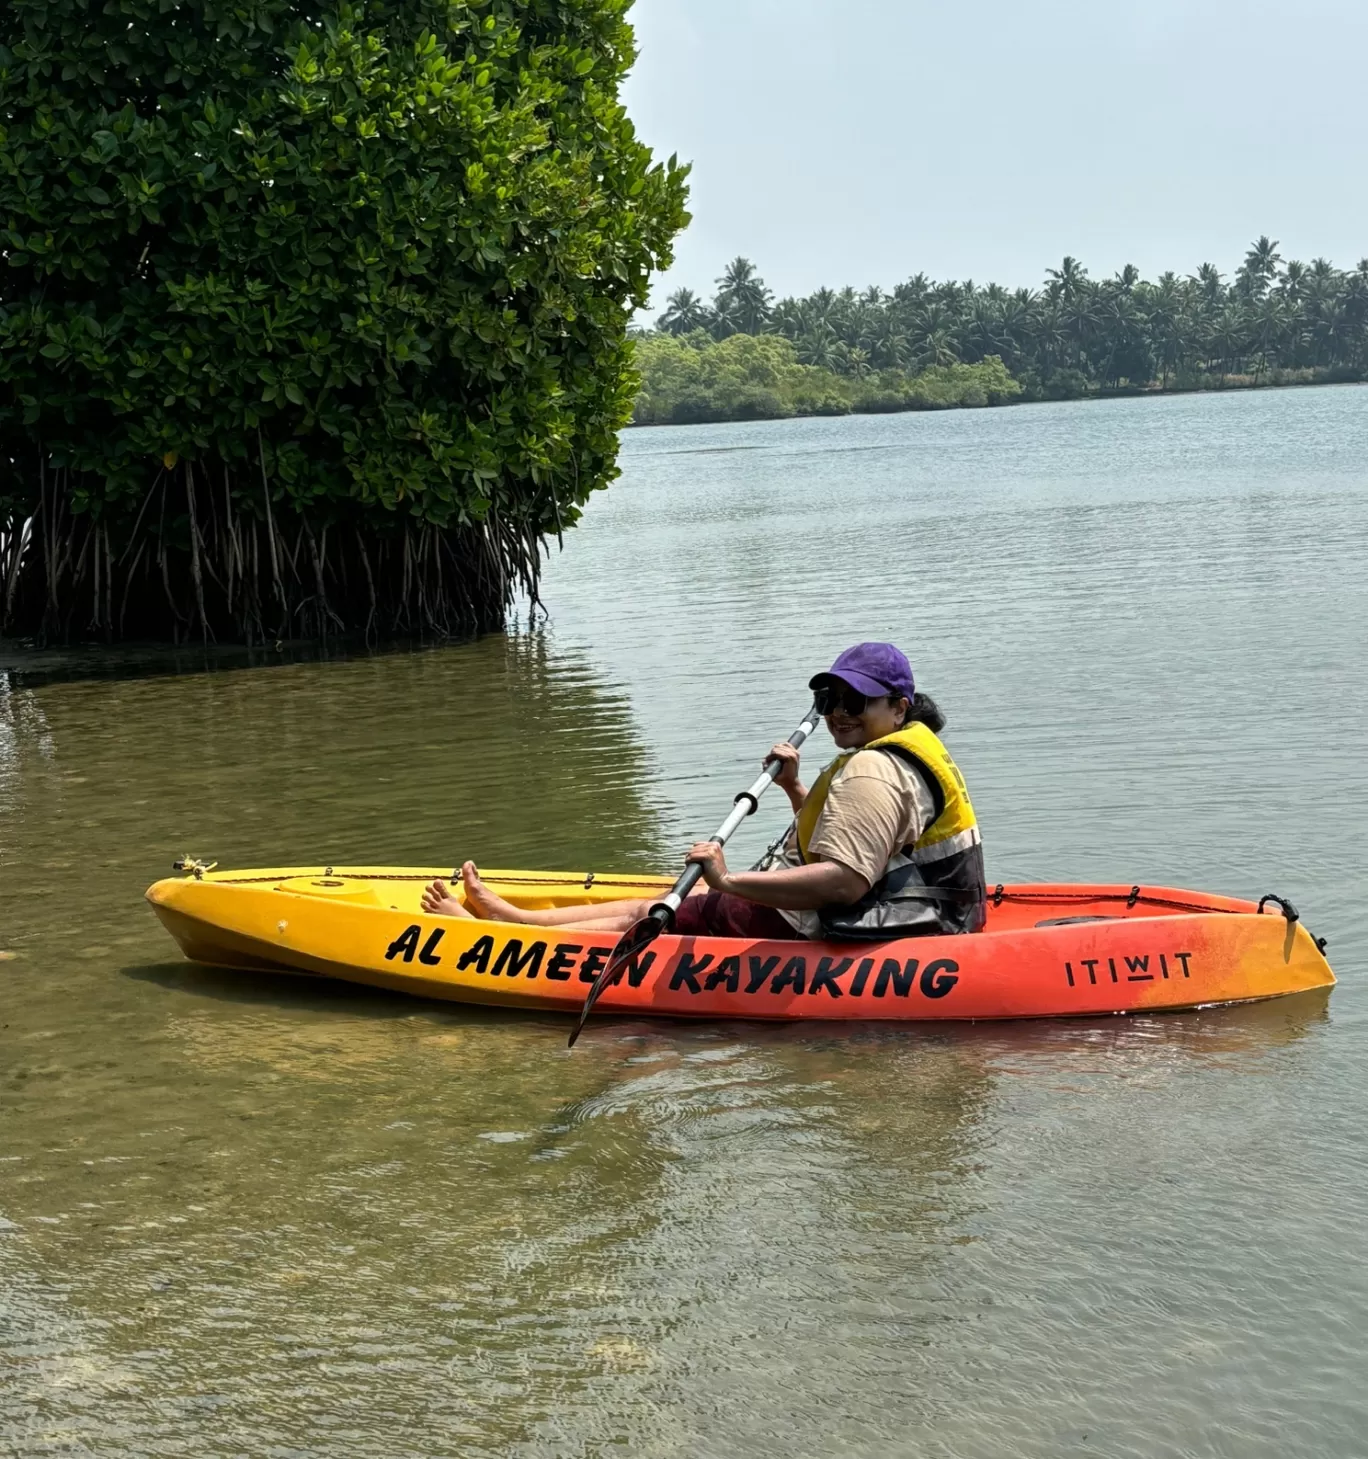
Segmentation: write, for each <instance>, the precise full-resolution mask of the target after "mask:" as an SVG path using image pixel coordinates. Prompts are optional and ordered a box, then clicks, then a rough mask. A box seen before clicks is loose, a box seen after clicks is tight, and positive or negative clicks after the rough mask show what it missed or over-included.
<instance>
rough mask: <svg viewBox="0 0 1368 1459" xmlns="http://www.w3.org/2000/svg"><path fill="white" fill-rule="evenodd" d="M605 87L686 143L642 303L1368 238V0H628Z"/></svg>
mask: <svg viewBox="0 0 1368 1459" xmlns="http://www.w3.org/2000/svg"><path fill="white" fill-rule="evenodd" d="M632 19H633V22H634V24H635V26H636V30H637V40H638V45H639V47H640V51H641V55H640V59H639V60H638V62H637V65H636V68H635V70H634V72H633V74H632V76H631V78H630V79H629V81H628V84H627V86H626V88H625V92H624V100H625V102H626V104H627V106H628V109H629V111H630V113H631V115H632V117H633V118H634V120H635V121H636V124H637V127H638V130H639V132H640V134H641V136H642V137H643V139H644V140H645V141H646V142H648V143H649V144H650V145H651V146H652V147H653V148H655V149H656V151H657V153H658V154H659V155H660V156H662V157H665V156H668V155H669V154H670V153H671V152H678V153H679V155H680V157H681V158H685V159H690V160H692V161H693V163H694V173H693V182H692V189H693V203H692V209H693V214H694V221H693V223H692V225H691V226H690V227H689V229H688V230H687V232H685V233H684V234H683V235H682V236H681V238H680V239H679V242H678V245H677V248H676V257H677V262H676V264H675V266H674V268H673V269H672V270H671V271H670V272H669V273H668V274H667V275H665V276H664V277H663V278H662V279H660V280H658V281H657V284H656V288H655V291H654V296H653V307H654V308H659V307H661V306H662V304H663V301H664V298H665V295H666V293H667V292H668V291H669V290H671V289H673V288H676V287H678V286H680V285H682V284H687V285H688V286H689V287H691V288H694V289H697V290H699V291H700V292H701V293H703V294H705V295H707V296H711V294H712V291H713V281H714V279H715V278H716V277H717V275H718V274H719V273H720V272H721V271H722V268H723V266H724V264H726V262H727V261H728V260H729V259H731V258H733V257H734V256H735V255H737V254H738V253H740V254H745V255H746V256H747V257H749V258H751V259H753V260H754V261H755V263H756V264H757V265H758V267H759V269H760V272H761V273H762V274H763V276H764V277H765V280H766V282H768V283H769V285H770V286H771V288H773V289H774V290H775V291H776V293H778V294H781V295H782V294H787V293H807V292H809V291H811V290H812V289H815V288H818V287H819V286H821V285H823V284H826V285H830V286H832V287H837V288H838V287H840V286H841V285H844V284H854V285H855V286H857V287H863V286H865V285H866V284H871V283H877V284H881V285H883V286H884V287H885V288H890V287H892V285H894V284H895V283H897V282H899V281H900V280H901V279H905V278H907V277H908V276H909V275H911V274H914V273H916V272H918V271H919V270H920V271H924V272H925V273H927V274H929V275H930V276H931V277H933V278H957V279H965V278H973V279H974V280H976V281H977V282H979V283H986V282H988V281H989V280H995V281H997V282H998V283H1002V284H1006V285H1008V286H1016V285H1020V284H1029V285H1031V286H1033V287H1034V286H1037V285H1038V284H1039V283H1040V281H1041V279H1042V278H1043V277H1044V273H1045V269H1046V268H1047V267H1051V266H1056V265H1057V264H1058V262H1059V260H1060V258H1061V257H1062V256H1063V255H1064V254H1066V253H1072V254H1074V255H1075V256H1076V257H1078V258H1080V259H1082V261H1083V262H1084V264H1086V265H1087V266H1088V268H1089V270H1090V271H1091V273H1092V274H1093V276H1094V277H1099V276H1106V275H1109V274H1112V273H1115V272H1116V271H1117V270H1118V269H1120V268H1121V266H1122V265H1123V264H1125V263H1134V264H1135V265H1137V266H1138V267H1139V269H1140V270H1141V272H1142V273H1143V274H1144V275H1146V276H1147V277H1153V276H1154V275H1155V274H1157V273H1159V272H1161V271H1162V270H1164V269H1166V268H1172V269H1175V270H1177V271H1178V272H1179V273H1190V272H1193V271H1194V270H1195V269H1196V267H1197V265H1198V264H1199V263H1201V262H1203V261H1204V260H1207V259H1209V260H1211V261H1212V262H1214V263H1215V264H1216V265H1217V266H1218V267H1219V268H1220V269H1221V270H1222V271H1223V272H1226V273H1228V272H1229V271H1230V270H1232V269H1233V268H1234V267H1235V266H1236V265H1237V264H1238V263H1239V261H1240V259H1241V258H1242V257H1243V254H1244V250H1245V248H1246V246H1247V245H1248V243H1249V241H1250V240H1251V239H1253V238H1254V237H1256V236H1257V235H1258V234H1260V233H1268V234H1269V235H1270V236H1272V237H1274V238H1277V239H1279V240H1281V244H1282V247H1281V252H1282V253H1283V255H1284V256H1285V257H1294V258H1301V259H1304V260H1309V259H1311V258H1313V257H1315V256H1316V255H1318V254H1323V255H1325V256H1326V257H1328V258H1329V259H1331V260H1332V261H1333V262H1334V263H1335V264H1337V265H1338V266H1339V267H1341V268H1349V267H1352V266H1353V265H1354V264H1355V263H1357V261H1358V260H1359V259H1360V258H1362V257H1364V255H1366V254H1368V185H1365V179H1366V178H1368V65H1366V64H1365V63H1366V60H1368V0H1299V3H1298V4H1296V5H1292V4H1289V3H1282V4H1277V5H1274V4H1269V3H1266V0H1145V3H1144V4H1142V5H1141V4H1119V3H1116V0H1086V3H1085V0H1016V3H1012V0H967V3H966V0H957V3H951V4H947V3H945V0H940V3H930V0H637V3H636V5H635V8H634V9H633V11H632Z"/></svg>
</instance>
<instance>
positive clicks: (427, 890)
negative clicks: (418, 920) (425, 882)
mask: <svg viewBox="0 0 1368 1459" xmlns="http://www.w3.org/2000/svg"><path fill="white" fill-rule="evenodd" d="M422 904H423V911H425V912H426V913H427V914H428V916H430V917H469V916H470V913H469V912H467V911H466V909H465V908H464V907H463V906H462V905H461V904H460V903H459V902H458V901H457V900H456V898H455V897H453V896H452V895H451V892H450V891H449V890H448V889H447V884H446V883H445V882H444V881H435V882H433V883H432V885H431V886H428V887H424V888H423V896H422Z"/></svg>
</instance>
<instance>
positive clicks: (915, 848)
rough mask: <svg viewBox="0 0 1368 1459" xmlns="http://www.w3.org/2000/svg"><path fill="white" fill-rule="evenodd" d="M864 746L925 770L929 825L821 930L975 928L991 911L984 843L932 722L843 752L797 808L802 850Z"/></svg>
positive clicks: (879, 932) (897, 933)
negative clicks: (837, 784)
mask: <svg viewBox="0 0 1368 1459" xmlns="http://www.w3.org/2000/svg"><path fill="white" fill-rule="evenodd" d="M865 750H875V751H881V752H883V753H885V754H890V755H893V756H895V757H896V758H897V759H899V760H902V761H903V762H904V763H905V764H908V765H910V766H911V767H912V769H913V771H914V772H917V773H920V774H921V776H922V778H923V780H924V781H925V782H926V785H927V788H928V789H929V790H930V792H931V799H932V804H933V807H934V810H935V814H934V815H933V817H932V819H931V822H930V824H929V825H927V826H926V827H925V828H924V829H923V830H922V833H921V835H919V836H918V837H917V839H916V841H915V842H914V843H913V844H912V845H911V846H904V847H900V848H896V849H895V851H894V853H893V856H892V857H891V858H890V860H889V863H888V866H887V868H886V870H885V872H884V875H883V877H882V878H881V879H880V880H879V881H878V882H877V883H876V884H875V885H874V886H873V887H871V888H870V891H869V893H868V895H867V896H865V897H862V898H861V899H860V901H858V902H856V903H855V904H854V906H853V907H842V906H832V907H827V908H823V910H822V913H821V918H822V924H823V927H824V929H825V930H826V931H827V932H828V933H829V934H831V935H832V936H841V937H849V938H870V939H876V938H886V937H906V936H909V935H912V934H915V933H945V932H977V931H979V930H980V929H981V928H982V926H983V923H984V918H985V914H986V887H985V877H984V871H983V847H982V843H981V837H980V835H979V828H978V819H977V817H976V816H975V815H974V807H973V804H972V803H971V802H970V799H969V790H968V787H967V786H966V785H965V783H964V776H963V775H962V774H961V773H960V769H959V766H958V765H956V764H955V762H954V760H953V759H952V758H951V756H950V752H949V750H947V749H946V748H945V746H944V745H943V744H942V743H941V741H940V739H939V737H938V736H937V735H936V734H935V732H934V731H932V730H931V729H930V728H929V727H928V726H927V725H924V724H921V723H916V724H910V725H906V726H904V728H902V729H900V730H895V731H894V732H893V733H892V734H891V735H885V736H883V738H882V739H877V740H871V741H870V742H869V744H867V745H862V746H861V747H860V749H858V750H849V751H847V752H846V753H845V754H843V755H838V756H837V757H836V759H835V760H833V761H832V762H831V764H830V765H828V766H827V767H826V769H825V770H823V771H822V773H821V774H820V775H819V776H818V777H817V780H816V782H815V783H814V784H813V786H812V789H811V790H809V791H808V795H807V799H806V800H805V801H804V802H803V807H802V809H801V810H800V811H799V812H798V818H797V822H796V824H795V834H796V837H797V842H798V851H799V854H800V855H801V856H802V858H803V860H804V861H807V860H809V851H808V848H809V847H810V846H811V844H812V838H813V836H814V835H815V834H816V831H817V823H818V821H819V820H820V819H821V815H822V811H823V809H824V808H825V806H826V802H827V797H828V796H829V795H830V794H831V787H832V785H834V784H835V782H836V780H837V778H838V777H839V776H840V774H841V772H842V771H843V770H845V768H846V766H847V765H849V764H850V762H851V760H853V759H854V758H855V756H856V755H858V754H862V753H863V752H864V751H865Z"/></svg>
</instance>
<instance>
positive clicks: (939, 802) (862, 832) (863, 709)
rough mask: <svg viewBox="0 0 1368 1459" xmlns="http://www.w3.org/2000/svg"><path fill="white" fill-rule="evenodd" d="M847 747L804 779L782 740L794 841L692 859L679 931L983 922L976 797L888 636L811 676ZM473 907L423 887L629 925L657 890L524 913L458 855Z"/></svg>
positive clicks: (563, 923)
mask: <svg viewBox="0 0 1368 1459" xmlns="http://www.w3.org/2000/svg"><path fill="white" fill-rule="evenodd" d="M809 688H811V689H812V691H813V693H814V695H815V697H816V703H817V708H818V710H819V712H820V713H821V714H822V715H823V717H824V718H825V720H826V726H827V729H828V730H829V731H830V732H831V737H832V739H833V740H834V741H835V742H836V746H837V748H838V749H839V750H841V752H842V753H841V754H840V755H838V756H837V758H836V759H835V760H834V761H832V763H831V764H830V765H828V766H827V768H826V769H825V770H823V771H822V773H821V774H820V775H819V776H818V777H817V780H816V781H815V782H814V784H813V786H812V788H811V789H810V790H809V789H808V788H807V787H806V786H805V785H804V784H803V783H802V781H801V780H800V779H799V776H798V770H799V756H798V751H797V750H796V749H794V748H793V746H792V745H789V744H781V745H776V746H775V747H774V748H773V749H772V750H771V751H770V753H769V755H767V756H766V760H767V761H768V760H771V759H777V760H779V762H780V770H779V773H778V775H776V777H775V784H776V785H778V786H780V787H781V788H782V789H783V790H784V792H785V793H786V794H787V796H788V798H789V803H790V804H791V805H792V806H793V809H794V814H795V819H794V823H793V826H792V827H791V828H790V831H789V834H788V836H787V838H786V839H785V842H784V844H783V846H782V848H780V849H779V850H777V851H776V852H774V853H773V854H772V855H771V856H770V857H769V858H767V860H766V862H765V863H764V864H763V865H762V866H761V867H759V868H757V869H755V870H752V871H741V872H733V871H731V870H729V868H728V867H727V862H726V858H725V856H724V855H723V851H722V848H721V847H720V846H719V845H718V844H717V843H716V842H715V841H700V842H699V843H698V844H697V845H695V846H694V847H693V848H692V849H691V850H690V852H689V854H688V856H687V857H686V858H685V860H686V861H689V862H697V863H698V864H699V865H701V866H702V868H703V880H704V882H705V883H706V885H707V888H708V890H707V891H704V890H703V889H702V888H698V889H697V890H696V891H695V893H694V894H693V895H692V896H690V897H687V898H686V899H685V901H684V904H683V905H682V906H681V907H680V909H679V912H678V914H677V915H676V917H675V923H674V931H675V932H676V933H677V934H679V935H680V936H684V937H693V936H710V937H741V938H752V939H765V940H771V941H772V940H775V939H787V938H793V937H795V936H796V937H812V938H838V939H839V938H844V939H852V940H860V939H865V940H878V941H882V940H886V939H888V938H893V937H908V936H917V935H924V934H932V933H957V932H977V931H979V929H980V928H981V927H982V926H983V921H984V910H985V885H984V873H983V849H982V845H981V843H980V839H979V831H978V824H977V822H976V820H975V818H974V811H973V807H972V805H971V804H970V802H969V795H968V792H967V790H966V789H965V785H964V777H963V776H962V775H961V774H960V772H959V769H958V768H957V767H956V765H955V762H954V761H953V760H952V759H951V758H950V755H949V752H948V751H947V750H946V748H945V746H944V745H942V744H941V742H940V740H939V738H938V737H937V731H938V730H940V729H941V727H942V726H943V725H944V723H945V717H944V716H943V715H942V714H941V712H940V710H939V709H938V708H937V707H936V704H935V702H934V701H933V700H932V699H930V698H929V697H928V696H927V695H925V694H918V693H917V692H916V686H915V683H914V681H913V677H912V668H911V665H910V664H909V663H908V662H907V659H906V658H905V657H904V656H903V654H902V653H901V652H900V651H899V650H898V649H896V648H894V646H893V645H892V644H890V643H862V644H857V645H856V646H855V647H854V648H852V649H847V650H846V652H845V653H843V654H842V655H841V656H840V657H839V658H838V659H837V660H836V662H835V663H834V664H833V665H832V666H831V668H830V670H829V671H828V672H827V673H825V674H818V675H816V676H815V677H814V678H813V679H812V680H811V681H810V682H809ZM461 878H462V881H463V883H464V887H465V903H466V905H465V906H462V904H461V903H460V902H459V901H457V900H456V898H455V897H453V896H451V895H450V893H449V892H448V891H447V888H446V885H445V884H444V883H443V882H440V881H437V882H433V883H432V885H431V886H429V887H428V888H427V889H426V890H425V891H424V893H423V910H424V911H425V912H428V913H432V914H436V915H439V916H452V917H461V916H469V915H470V910H467V908H469V909H471V910H473V911H474V912H475V913H476V914H477V915H478V916H480V917H483V918H486V919H488V920H493V921H502V922H523V923H530V924H533V925H537V926H543V927H573V928H577V929H581V930H584V931H595V932H601V933H612V932H624V931H626V929H627V928H628V927H630V926H631V925H632V924H633V923H634V922H636V921H637V920H638V919H640V918H641V917H644V916H645V915H646V913H647V912H648V911H649V909H650V907H651V905H652V903H651V901H649V900H646V901H641V900H632V901H623V902H605V903H600V904H599V905H597V906H584V907H554V908H548V909H546V910H544V911H536V912H529V911H525V910H524V909H522V908H521V907H515V906H513V905H512V903H510V902H506V901H504V900H503V899H502V898H501V897H498V896H496V895H494V893H493V892H491V891H490V890H489V888H488V887H486V886H485V885H484V883H483V882H482V881H481V880H480V877H479V873H478V871H477V870H476V868H475V866H474V864H473V863H472V862H466V864H465V865H464V866H463V867H462V868H461Z"/></svg>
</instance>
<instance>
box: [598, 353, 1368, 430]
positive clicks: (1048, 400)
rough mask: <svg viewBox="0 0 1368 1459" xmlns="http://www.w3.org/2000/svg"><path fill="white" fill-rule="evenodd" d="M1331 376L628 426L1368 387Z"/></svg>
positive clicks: (1367, 378) (1364, 379) (1363, 375)
mask: <svg viewBox="0 0 1368 1459" xmlns="http://www.w3.org/2000/svg"><path fill="white" fill-rule="evenodd" d="M1320 368H1321V369H1322V370H1323V374H1324V376H1325V377H1327V378H1321V379H1310V380H1254V379H1252V378H1250V377H1249V376H1238V375H1232V376H1230V377H1229V378H1228V379H1227V381H1226V382H1225V383H1224V384H1201V385H1156V384H1153V383H1151V384H1149V385H1117V386H1113V387H1111V388H1109V389H1102V388H1098V389H1096V390H1080V391H1078V392H1076V393H1072V394H1059V395H1050V394H1045V393H1035V392H1032V393H1029V394H1028V393H1025V392H1023V393H1022V394H1021V395H1017V396H1013V397H1011V398H1009V399H1000V400H985V401H983V402H981V403H980V402H974V403H969V402H963V403H956V404H953V405H903V406H896V407H891V408H885V409H870V408H868V407H865V408H863V409H860V408H858V407H854V406H852V407H851V409H849V410H842V411H835V410H808V411H803V410H794V411H791V412H788V413H786V414H783V415H738V414H729V415H728V414H717V415H709V416H703V417H700V418H699V419H696V420H687V421H680V420H654V421H640V422H638V421H635V420H631V421H628V422H627V424H626V425H625V426H624V427H623V430H659V429H663V430H671V429H675V428H677V427H680V426H730V425H753V424H755V423H756V422H757V421H785V420H839V419H841V418H842V417H843V416H851V415H923V414H926V413H928V412H933V413H943V412H945V411H947V410H999V409H1003V408H1009V407H1014V406H1021V405H1060V404H1065V403H1068V402H1071V401H1091V402H1100V401H1105V400H1135V399H1142V398H1156V399H1162V398H1167V397H1169V396H1174V395H1230V394H1238V393H1243V392H1248V391H1254V390H1305V389H1307V388H1312V387H1321V386H1329V385H1368V371H1349V372H1346V371H1345V370H1344V369H1343V368H1342V367H1338V366H1326V367H1320Z"/></svg>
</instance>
